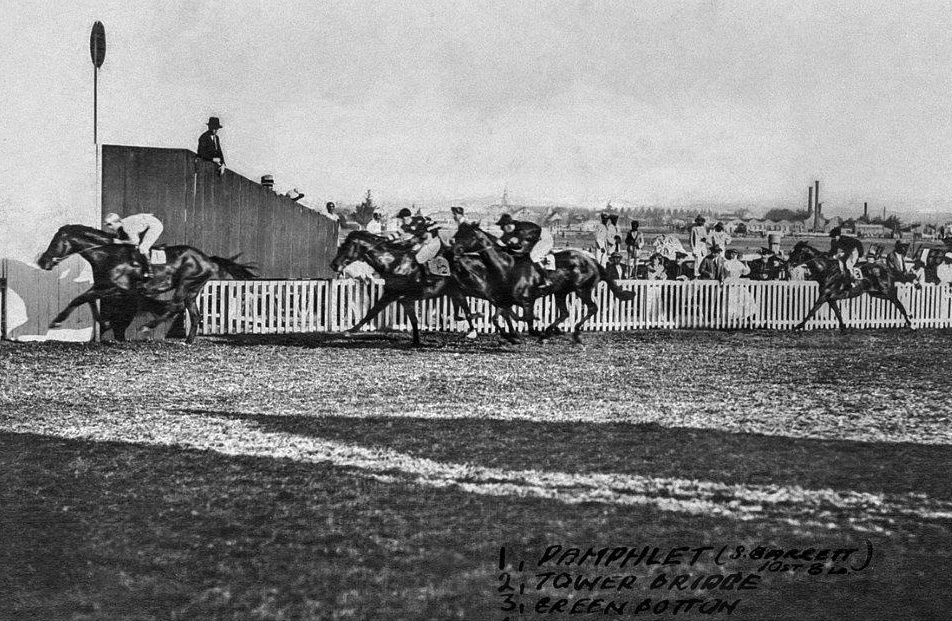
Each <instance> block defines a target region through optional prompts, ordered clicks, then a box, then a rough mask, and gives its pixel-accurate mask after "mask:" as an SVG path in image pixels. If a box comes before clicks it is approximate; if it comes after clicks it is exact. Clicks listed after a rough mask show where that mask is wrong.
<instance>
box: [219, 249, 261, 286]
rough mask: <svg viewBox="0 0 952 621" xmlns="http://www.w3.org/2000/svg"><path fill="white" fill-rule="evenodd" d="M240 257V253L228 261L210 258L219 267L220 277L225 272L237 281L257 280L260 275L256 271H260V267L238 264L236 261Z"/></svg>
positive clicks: (220, 258) (223, 258)
mask: <svg viewBox="0 0 952 621" xmlns="http://www.w3.org/2000/svg"><path fill="white" fill-rule="evenodd" d="M240 256H241V254H240V253H239V254H236V255H235V256H233V257H230V258H227V259H226V258H225V257H209V258H210V259H211V260H212V261H213V262H214V263H215V265H217V266H218V272H219V275H222V272H224V273H225V274H227V275H228V276H230V277H232V278H234V279H235V280H252V279H254V278H257V277H258V274H256V273H255V270H257V269H258V266H257V265H256V264H255V263H238V262H237V261H236V260H235V259H237V258H238V257H240Z"/></svg>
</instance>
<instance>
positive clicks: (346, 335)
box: [339, 330, 354, 339]
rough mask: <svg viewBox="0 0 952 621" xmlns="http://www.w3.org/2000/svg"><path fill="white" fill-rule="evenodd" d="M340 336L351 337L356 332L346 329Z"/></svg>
mask: <svg viewBox="0 0 952 621" xmlns="http://www.w3.org/2000/svg"><path fill="white" fill-rule="evenodd" d="M339 336H340V337H341V338H342V339H349V338H350V337H352V336H354V333H353V332H351V331H350V330H344V331H343V332H341V333H340V334H339Z"/></svg>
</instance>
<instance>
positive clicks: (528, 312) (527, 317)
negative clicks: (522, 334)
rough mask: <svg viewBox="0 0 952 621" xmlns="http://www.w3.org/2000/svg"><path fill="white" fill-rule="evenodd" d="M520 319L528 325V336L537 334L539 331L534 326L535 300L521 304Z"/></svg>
mask: <svg viewBox="0 0 952 621" xmlns="http://www.w3.org/2000/svg"><path fill="white" fill-rule="evenodd" d="M522 320H523V321H525V322H526V324H528V326H529V336H539V331H538V330H536V327H535V301H534V300H533V301H530V302H526V303H525V304H523V305H522Z"/></svg>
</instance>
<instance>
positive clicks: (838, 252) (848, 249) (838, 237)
mask: <svg viewBox="0 0 952 621" xmlns="http://www.w3.org/2000/svg"><path fill="white" fill-rule="evenodd" d="M830 256H831V257H833V258H835V259H836V260H837V261H839V262H840V267H841V268H842V270H843V273H844V274H846V277H847V278H849V279H850V280H855V279H856V277H857V274H856V273H855V267H856V262H857V261H858V260H859V258H860V257H861V256H863V243H862V242H861V241H859V240H858V239H856V238H855V237H850V236H849V235H843V229H841V228H840V227H838V226H836V227H833V228H832V229H830Z"/></svg>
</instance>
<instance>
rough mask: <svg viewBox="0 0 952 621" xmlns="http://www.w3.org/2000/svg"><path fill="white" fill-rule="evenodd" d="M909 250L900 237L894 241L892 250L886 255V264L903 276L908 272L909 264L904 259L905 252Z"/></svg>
mask: <svg viewBox="0 0 952 621" xmlns="http://www.w3.org/2000/svg"><path fill="white" fill-rule="evenodd" d="M908 250H909V244H908V243H906V242H904V241H902V240H901V239H900V240H899V241H897V242H896V246H895V247H894V248H893V251H892V252H890V253H889V254H888V255H886V265H887V266H888V267H889V269H891V270H892V271H893V272H895V273H896V274H898V275H902V276H905V275H906V274H908V273H909V271H910V270H909V264H908V262H907V261H906V252H907V251H908Z"/></svg>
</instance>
